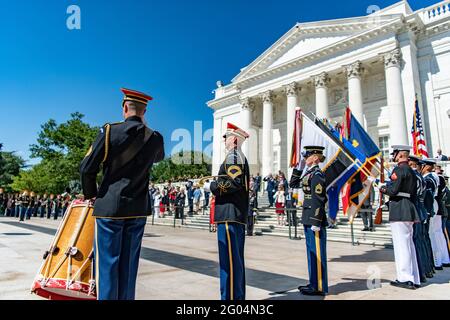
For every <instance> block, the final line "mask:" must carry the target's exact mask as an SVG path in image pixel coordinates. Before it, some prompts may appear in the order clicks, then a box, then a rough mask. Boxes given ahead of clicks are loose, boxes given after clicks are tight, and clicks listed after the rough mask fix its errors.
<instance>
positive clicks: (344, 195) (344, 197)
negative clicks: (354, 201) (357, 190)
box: [341, 183, 351, 216]
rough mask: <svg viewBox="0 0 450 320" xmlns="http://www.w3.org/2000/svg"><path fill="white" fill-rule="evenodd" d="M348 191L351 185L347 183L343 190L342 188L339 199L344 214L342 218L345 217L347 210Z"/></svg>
mask: <svg viewBox="0 0 450 320" xmlns="http://www.w3.org/2000/svg"><path fill="white" fill-rule="evenodd" d="M350 189H351V185H350V184H349V183H346V184H345V186H344V188H342V191H341V199H342V211H343V212H344V216H345V215H347V211H348V208H349V204H350V201H349V198H350Z"/></svg>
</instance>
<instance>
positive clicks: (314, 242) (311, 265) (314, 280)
mask: <svg viewBox="0 0 450 320" xmlns="http://www.w3.org/2000/svg"><path fill="white" fill-rule="evenodd" d="M304 228H305V237H306V254H307V256H308V273H309V285H310V286H311V287H312V288H314V289H316V290H317V291H321V292H324V293H328V271H327V230H326V228H323V227H322V228H320V231H316V232H314V231H312V230H311V226H304Z"/></svg>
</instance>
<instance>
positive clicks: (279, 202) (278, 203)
mask: <svg viewBox="0 0 450 320" xmlns="http://www.w3.org/2000/svg"><path fill="white" fill-rule="evenodd" d="M274 199H275V208H277V209H276V210H275V212H276V214H277V221H278V225H279V226H282V225H284V224H285V219H284V214H285V213H284V207H285V205H286V196H285V195H284V188H283V186H282V185H280V186H278V191H277V192H276V193H275V195H274Z"/></svg>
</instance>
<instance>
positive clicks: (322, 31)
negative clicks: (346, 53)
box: [232, 14, 401, 82]
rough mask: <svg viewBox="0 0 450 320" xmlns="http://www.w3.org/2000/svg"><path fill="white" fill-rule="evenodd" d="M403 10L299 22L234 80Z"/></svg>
mask: <svg viewBox="0 0 450 320" xmlns="http://www.w3.org/2000/svg"><path fill="white" fill-rule="evenodd" d="M400 16H401V15H400V14H392V15H384V16H376V17H373V16H368V17H357V18H349V19H338V20H329V21H320V22H313V23H298V24H296V25H295V26H294V27H293V28H292V29H291V30H289V31H288V32H287V33H286V34H285V35H284V36H283V37H281V38H280V39H279V40H278V41H277V42H276V43H274V44H273V45H272V46H271V47H270V48H269V49H267V50H266V51H265V52H264V53H263V54H261V55H260V56H259V57H258V58H257V59H256V60H254V61H253V62H252V63H251V64H249V65H248V66H247V67H246V68H244V69H242V70H241V72H240V73H239V74H238V75H237V76H236V77H235V78H234V79H233V80H232V82H237V81H241V80H244V79H246V78H248V77H251V76H252V75H254V74H256V73H260V72H263V71H265V70H269V69H272V68H276V67H278V66H280V65H282V64H285V63H287V62H289V61H292V60H295V59H297V58H300V57H304V56H307V55H308V54H311V53H313V52H316V51H318V50H321V49H324V48H327V47H330V46H332V45H334V44H338V43H340V42H343V41H345V40H346V39H350V38H352V37H355V36H357V35H359V34H362V33H365V32H367V31H370V30H373V29H376V28H379V27H380V26H383V25H385V24H388V23H390V22H393V21H395V20H398V19H399V17H400Z"/></svg>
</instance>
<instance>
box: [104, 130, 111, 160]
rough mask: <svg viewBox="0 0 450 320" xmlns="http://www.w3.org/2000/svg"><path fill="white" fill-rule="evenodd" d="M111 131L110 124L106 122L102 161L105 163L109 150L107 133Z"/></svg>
mask: <svg viewBox="0 0 450 320" xmlns="http://www.w3.org/2000/svg"><path fill="white" fill-rule="evenodd" d="M110 131H111V125H110V124H109V123H108V124H107V125H106V133H105V135H106V136H105V157H104V158H103V161H102V163H105V161H106V159H107V158H108V152H109V134H110Z"/></svg>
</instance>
